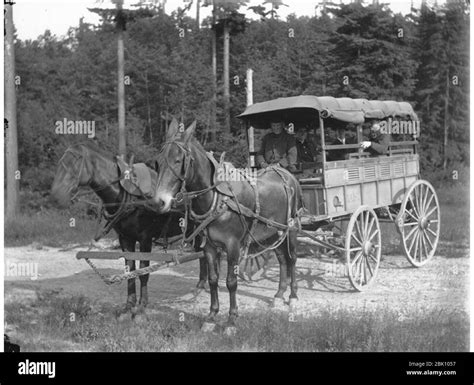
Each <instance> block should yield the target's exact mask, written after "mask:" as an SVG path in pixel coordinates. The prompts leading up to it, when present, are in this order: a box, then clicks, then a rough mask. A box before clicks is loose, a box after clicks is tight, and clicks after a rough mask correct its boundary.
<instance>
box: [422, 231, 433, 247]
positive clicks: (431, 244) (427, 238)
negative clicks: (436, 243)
mask: <svg viewBox="0 0 474 385" xmlns="http://www.w3.org/2000/svg"><path fill="white" fill-rule="evenodd" d="M423 235H424V236H426V240H427V241H428V243H429V244H430V247H431V249H434V247H433V243H432V242H431V239H430V237H428V234H426V232H425V231H423Z"/></svg>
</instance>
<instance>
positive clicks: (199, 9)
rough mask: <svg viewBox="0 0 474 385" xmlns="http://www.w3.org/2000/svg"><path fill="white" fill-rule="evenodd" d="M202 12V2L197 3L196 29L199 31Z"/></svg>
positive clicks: (199, 0)
mask: <svg viewBox="0 0 474 385" xmlns="http://www.w3.org/2000/svg"><path fill="white" fill-rule="evenodd" d="M200 11H201V0H197V1H196V27H197V30H198V31H199V28H200V22H201V21H200V19H199V13H200Z"/></svg>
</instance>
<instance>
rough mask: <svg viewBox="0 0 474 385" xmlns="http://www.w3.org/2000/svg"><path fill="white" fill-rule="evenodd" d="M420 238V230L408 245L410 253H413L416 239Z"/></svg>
mask: <svg viewBox="0 0 474 385" xmlns="http://www.w3.org/2000/svg"><path fill="white" fill-rule="evenodd" d="M417 239H418V231H417V232H415V236H414V237H413V239H412V241H411V243H410V246H409V247H408V254H411V249H412V248H413V245H414V244H415V241H416V240H417Z"/></svg>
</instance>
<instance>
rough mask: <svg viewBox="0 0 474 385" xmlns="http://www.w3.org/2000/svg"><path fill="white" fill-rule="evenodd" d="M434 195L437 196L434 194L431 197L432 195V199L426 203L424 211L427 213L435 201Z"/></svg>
mask: <svg viewBox="0 0 474 385" xmlns="http://www.w3.org/2000/svg"><path fill="white" fill-rule="evenodd" d="M434 197H435V196H434V194H432V195H431V197H430V200H429V201H428V202H427V203H426V204H425V207H424V211H423V212H425V213H426V210H428V208H429V207H430V206H431V202H433V199H434Z"/></svg>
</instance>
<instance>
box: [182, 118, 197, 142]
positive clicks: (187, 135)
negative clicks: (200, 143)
mask: <svg viewBox="0 0 474 385" xmlns="http://www.w3.org/2000/svg"><path fill="white" fill-rule="evenodd" d="M195 129H196V121H194V122H192V123H191V125H190V126H189V127H188V128H187V129H186V131H185V132H184V140H183V141H184V143H188V142H189V139H191V137H192V136H193V135H194V130H195Z"/></svg>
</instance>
